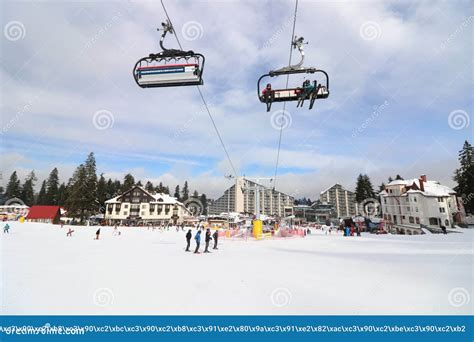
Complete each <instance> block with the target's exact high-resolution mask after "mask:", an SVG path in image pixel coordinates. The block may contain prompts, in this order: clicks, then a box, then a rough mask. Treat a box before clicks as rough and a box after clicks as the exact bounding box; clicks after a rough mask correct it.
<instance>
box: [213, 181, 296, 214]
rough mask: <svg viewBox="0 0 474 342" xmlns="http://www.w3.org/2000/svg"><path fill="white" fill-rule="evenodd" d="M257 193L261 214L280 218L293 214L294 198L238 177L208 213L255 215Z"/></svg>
mask: <svg viewBox="0 0 474 342" xmlns="http://www.w3.org/2000/svg"><path fill="white" fill-rule="evenodd" d="M257 191H258V194H259V206H260V213H261V214H264V215H269V216H279V217H286V216H290V215H292V214H293V206H294V202H295V199H294V197H293V196H290V195H287V194H284V193H283V192H279V191H276V190H274V189H273V188H268V187H265V186H263V185H261V184H258V183H256V182H253V181H251V180H248V179H246V178H244V177H237V178H236V181H235V184H234V185H232V186H231V187H230V188H228V189H227V190H226V191H225V192H224V195H222V196H221V197H219V198H218V199H216V200H215V201H214V202H213V203H212V204H211V205H210V206H209V208H208V211H209V213H210V214H214V215H219V214H221V213H225V212H228V211H229V212H237V213H251V214H255V213H256V210H255V209H256V208H255V203H256V193H257Z"/></svg>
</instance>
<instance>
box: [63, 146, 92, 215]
mask: <svg viewBox="0 0 474 342" xmlns="http://www.w3.org/2000/svg"><path fill="white" fill-rule="evenodd" d="M68 187H69V188H70V192H69V196H68V198H67V200H66V207H67V209H68V211H69V213H70V215H71V216H73V217H79V218H80V220H81V222H82V221H84V218H85V217H88V216H90V215H92V214H94V213H96V212H97V211H98V209H99V203H98V200H97V173H96V163H95V157H94V153H90V154H89V155H88V156H87V159H86V161H85V163H84V164H81V165H79V166H78V167H77V168H76V170H75V171H74V174H73V176H72V178H71V179H70V180H69V184H68Z"/></svg>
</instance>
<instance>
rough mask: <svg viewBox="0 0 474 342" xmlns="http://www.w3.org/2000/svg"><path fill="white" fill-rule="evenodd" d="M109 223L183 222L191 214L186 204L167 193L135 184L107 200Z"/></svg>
mask: <svg viewBox="0 0 474 342" xmlns="http://www.w3.org/2000/svg"><path fill="white" fill-rule="evenodd" d="M105 204H106V208H105V214H104V219H105V221H106V222H107V223H108V224H131V225H137V224H156V225H169V224H181V223H183V222H184V220H185V219H186V218H187V217H190V216H191V213H190V212H189V210H188V209H187V208H186V207H185V205H184V204H183V203H181V202H179V201H178V200H176V198H174V197H171V196H169V195H167V194H152V193H150V192H148V191H146V190H145V189H144V188H142V187H140V186H135V187H133V188H132V189H130V190H128V191H126V192H124V193H123V194H121V195H119V196H117V197H114V198H111V199H109V200H108V201H106V202H105Z"/></svg>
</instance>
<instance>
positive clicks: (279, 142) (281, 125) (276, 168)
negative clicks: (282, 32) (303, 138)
mask: <svg viewBox="0 0 474 342" xmlns="http://www.w3.org/2000/svg"><path fill="white" fill-rule="evenodd" d="M297 12H298V0H296V3H295V14H294V17H293V30H292V33H291V39H290V57H289V59H288V67H290V65H291V56H292V54H293V39H294V37H295V27H296V14H297ZM289 80H290V74H288V75H286V86H285V88H288V83H289ZM285 109H286V102H283V111H282V112H281V115H280V118H281V119H282V118H283V116H284V115H285ZM282 128H283V120H280V135H279V138H278V150H277V158H276V165H275V175H274V177H273V189H275V187H276V178H277V173H278V163H279V161H280V148H281V139H282V135H283V129H282Z"/></svg>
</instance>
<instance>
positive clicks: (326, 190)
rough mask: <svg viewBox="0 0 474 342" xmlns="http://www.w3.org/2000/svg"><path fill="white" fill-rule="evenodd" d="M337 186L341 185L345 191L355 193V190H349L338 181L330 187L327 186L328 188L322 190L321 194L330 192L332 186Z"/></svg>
mask: <svg viewBox="0 0 474 342" xmlns="http://www.w3.org/2000/svg"><path fill="white" fill-rule="evenodd" d="M336 186H340V187H341V189H342V190H343V191H347V192H349V193H354V191H351V190H347V189H346V188H344V187H343V186H342V185H341V184H339V183H336V184H334V185H331V186H330V187H329V188H327V189H325V190H323V191H321V192H320V194H321V195H322V194H324V193H325V192H328V191H329V190H331V189H332V188H334V187H336Z"/></svg>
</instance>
